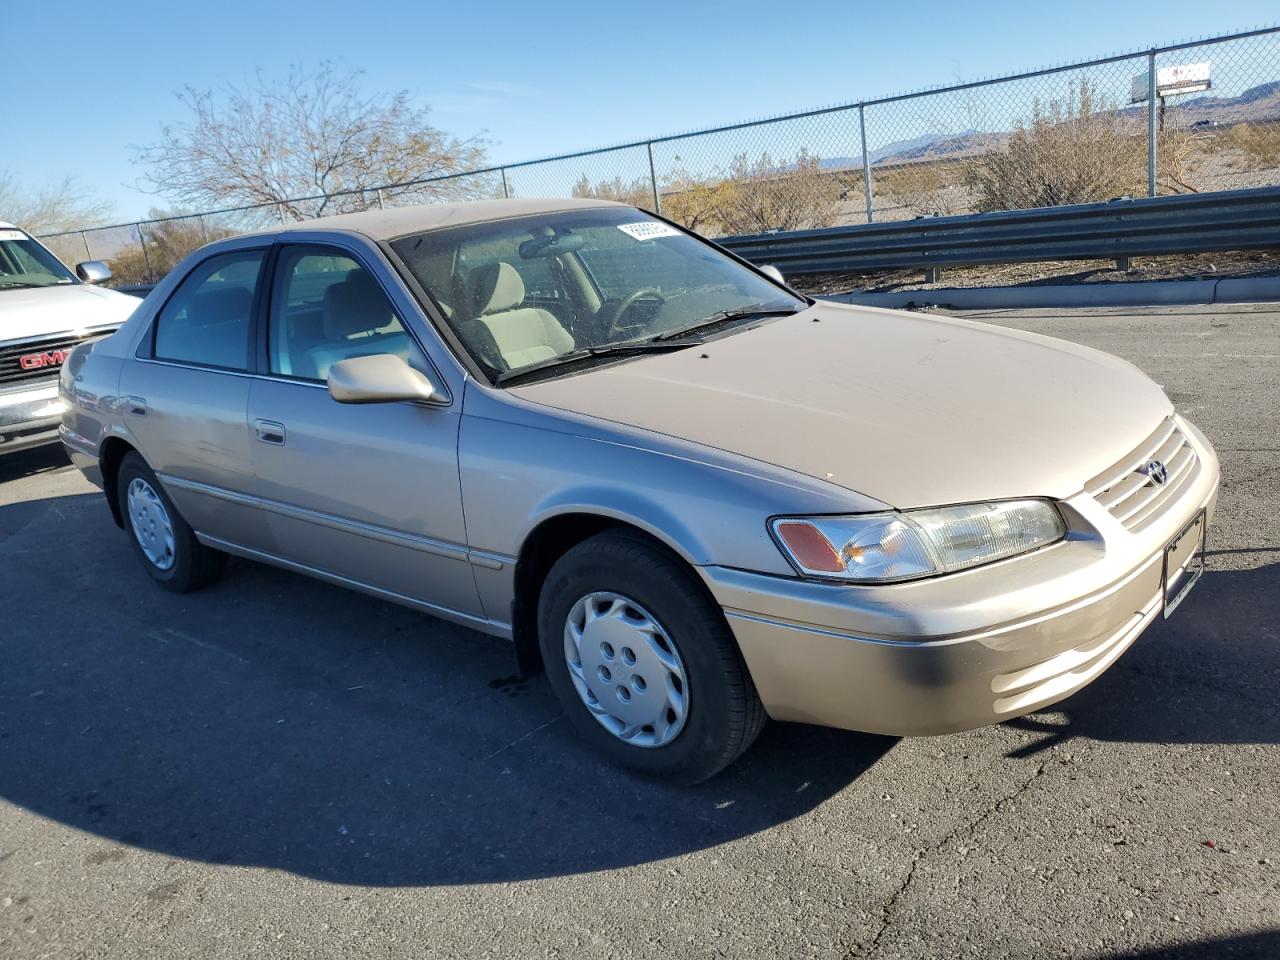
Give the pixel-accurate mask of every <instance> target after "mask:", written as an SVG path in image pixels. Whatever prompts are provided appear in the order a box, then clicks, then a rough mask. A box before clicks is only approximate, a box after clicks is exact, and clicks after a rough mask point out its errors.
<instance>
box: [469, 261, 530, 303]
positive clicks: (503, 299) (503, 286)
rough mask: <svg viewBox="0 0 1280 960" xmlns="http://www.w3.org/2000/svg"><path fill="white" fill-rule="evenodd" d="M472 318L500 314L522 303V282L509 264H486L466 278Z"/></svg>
mask: <svg viewBox="0 0 1280 960" xmlns="http://www.w3.org/2000/svg"><path fill="white" fill-rule="evenodd" d="M468 280H469V284H470V286H471V309H472V310H473V311H475V313H474V316H477V317H483V316H485V315H486V314H490V313H501V312H502V311H504V310H510V309H511V308H512V307H518V306H519V305H520V304H522V303H524V281H523V280H521V279H520V274H518V273H516V268H515V267H513V266H512V265H511V264H509V263H502V262H501V261H500V262H498V263H487V264H485V265H484V266H483V267H476V269H474V270H472V271H471V276H470V277H469V278H468Z"/></svg>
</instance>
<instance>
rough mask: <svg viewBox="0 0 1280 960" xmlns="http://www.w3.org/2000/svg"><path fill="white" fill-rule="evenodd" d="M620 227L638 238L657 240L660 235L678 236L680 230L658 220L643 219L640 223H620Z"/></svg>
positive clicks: (624, 231)
mask: <svg viewBox="0 0 1280 960" xmlns="http://www.w3.org/2000/svg"><path fill="white" fill-rule="evenodd" d="M618 229H619V230H621V231H622V232H623V233H625V234H626V235H627V236H629V237H632V238H634V239H636V240H656V239H658V237H678V236H680V231H679V230H677V229H676V228H675V227H670V226H667V224H665V223H658V222H657V221H656V220H642V221H640V222H639V223H620V224H618Z"/></svg>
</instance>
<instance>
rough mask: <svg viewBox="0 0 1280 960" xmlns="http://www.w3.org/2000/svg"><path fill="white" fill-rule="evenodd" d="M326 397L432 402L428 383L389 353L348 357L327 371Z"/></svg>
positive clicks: (432, 391) (433, 394)
mask: <svg viewBox="0 0 1280 960" xmlns="http://www.w3.org/2000/svg"><path fill="white" fill-rule="evenodd" d="M329 396H331V397H333V399H335V400H337V401H338V402H339V403H394V402H395V401H397V400H434V399H436V388H435V387H434V386H432V385H431V381H430V380H428V379H427V378H426V377H425V376H423V375H422V374H421V373H419V372H418V371H417V370H415V369H413V367H411V366H409V365H408V364H407V363H405V362H404V361H403V360H401V359H400V358H399V357H397V356H396V355H395V354H393V353H375V354H372V355H370V356H367V357H349V358H348V359H346V360H339V361H338V362H337V363H335V364H334V365H333V366H332V367H330V368H329Z"/></svg>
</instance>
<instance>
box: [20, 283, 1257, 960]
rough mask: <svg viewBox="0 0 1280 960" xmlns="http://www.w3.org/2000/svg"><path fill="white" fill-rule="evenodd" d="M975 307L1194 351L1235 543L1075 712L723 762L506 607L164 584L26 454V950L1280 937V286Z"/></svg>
mask: <svg viewBox="0 0 1280 960" xmlns="http://www.w3.org/2000/svg"><path fill="white" fill-rule="evenodd" d="M964 315H965V316H970V317H972V318H974V319H980V320H984V321H987V322H995V323H1001V324H1007V325H1010V326H1016V327H1020V328H1023V329H1028V330H1035V331H1039V332H1043V333H1047V334H1050V335H1053V336H1058V337H1063V338H1066V339H1070V340H1075V341H1078V342H1081V343H1086V344H1089V345H1091V346H1097V347H1100V348H1102V349H1105V350H1109V351H1111V352H1113V353H1117V354H1119V355H1121V356H1123V357H1126V358H1127V359H1129V360H1131V361H1132V362H1134V363H1135V364H1137V365H1138V366H1139V367H1141V368H1142V369H1143V370H1145V371H1146V372H1147V373H1148V374H1150V375H1151V376H1152V377H1154V378H1155V379H1156V380H1157V381H1158V382H1159V383H1161V384H1162V385H1164V386H1165V388H1166V390H1167V391H1168V393H1169V395H1170V397H1171V398H1172V399H1173V400H1174V402H1175V404H1176V405H1177V406H1178V408H1179V409H1180V410H1181V411H1182V412H1184V413H1185V414H1186V415H1188V416H1189V417H1190V418H1191V419H1192V420H1194V421H1195V422H1196V423H1198V424H1199V425H1200V426H1201V427H1202V428H1203V429H1204V430H1205V432H1206V433H1207V434H1208V436H1209V438H1210V439H1211V440H1212V441H1213V443H1214V444H1215V445H1216V446H1217V448H1218V452H1219V454H1220V456H1221V459H1222V464H1223V470H1224V479H1223V488H1222V494H1221V499H1220V502H1219V507H1218V516H1217V521H1216V524H1215V526H1214V528H1213V529H1212V531H1211V536H1210V542H1209V552H1210V568H1209V572H1208V573H1207V574H1206V575H1205V577H1204V578H1203V580H1202V581H1201V582H1200V584H1199V585H1198V586H1197V587H1196V588H1195V590H1194V592H1193V593H1192V594H1191V595H1190V597H1189V598H1188V599H1187V601H1186V602H1185V603H1184V604H1183V605H1182V606H1181V607H1180V608H1179V609H1178V611H1177V612H1176V613H1175V615H1174V616H1173V617H1172V618H1171V619H1169V620H1167V621H1162V622H1157V623H1156V624H1155V625H1154V626H1153V627H1152V628H1151V629H1150V630H1149V631H1148V632H1147V633H1146V634H1145V635H1144V636H1143V637H1142V638H1141V639H1140V640H1139V641H1138V643H1137V644H1136V645H1135V646H1134V647H1133V648H1132V649H1131V650H1130V651H1129V652H1127V653H1126V654H1125V655H1124V656H1123V657H1122V658H1121V659H1120V661H1119V662H1118V663H1117V664H1116V665H1115V666H1114V667H1113V668H1112V669H1111V670H1110V671H1109V672H1108V673H1106V674H1105V675H1104V676H1103V677H1102V678H1100V679H1099V680H1098V681H1097V682H1096V683H1094V684H1093V685H1092V686H1090V687H1088V688H1087V689H1086V690H1084V691H1082V692H1081V693H1079V694H1077V695H1075V696H1074V697H1072V698H1070V699H1069V700H1067V701H1065V702H1063V703H1062V704H1059V705H1057V706H1056V707H1054V708H1052V709H1050V710H1048V711H1045V712H1044V713H1041V714H1037V715H1035V716H1032V717H1029V718H1025V719H1022V720H1018V721H1014V722H1011V723H1007V724H1003V725H1001V726H998V727H991V728H987V729H982V730H976V731H972V732H969V733H965V734H958V735H954V736H949V737H941V738H929V739H912V740H895V739H892V738H887V737H875V736H867V735H860V734H855V733H845V732H840V731H832V730H823V729H818V728H813V727H804V726H794V725H782V724H771V725H770V726H769V727H768V728H767V729H766V731H765V733H764V734H763V736H762V738H761V740H760V741H759V742H758V743H757V745H756V747H755V748H754V749H753V750H752V751H751V753H750V754H748V755H747V757H746V758H744V760H743V761H741V762H739V763H738V764H737V765H736V766H734V767H733V768H731V770H729V771H728V772H727V773H725V774H724V775H722V776H720V777H718V778H716V779H714V780H712V781H711V782H709V783H707V784H704V785H702V786H700V787H697V788H692V789H689V788H673V787H664V786H660V785H656V784H654V783H651V782H648V781H645V780H642V779H639V778H637V777H634V776H632V775H630V774H626V773H622V772H619V771H617V770H614V769H611V768H609V767H606V766H602V765H601V764H600V763H599V762H598V761H597V759H596V757H595V756H594V755H593V754H591V753H590V752H589V751H588V750H587V749H585V748H584V746H583V745H582V744H581V743H580V742H579V741H578V740H577V739H576V738H575V736H574V734H573V732H572V730H571V729H570V728H569V725H568V724H567V723H566V722H565V721H564V720H563V718H562V717H561V716H560V711H559V709H558V707H557V706H556V704H555V702H554V700H553V698H552V696H551V693H550V691H549V689H548V688H547V686H546V684H545V682H544V681H543V680H541V679H534V680H531V681H521V680H519V679H518V678H516V677H515V676H514V673H515V668H514V663H513V658H512V654H511V649H510V647H509V646H508V645H506V644H504V643H503V642H501V641H497V640H494V639H491V638H488V637H485V636H482V635H480V634H477V633H473V632H471V631H469V630H466V629H463V628H460V627H455V626H451V625H447V624H444V623H441V622H439V621H436V620H433V619H431V618H429V617H426V616H423V615H421V614H418V613H415V612H413V611H410V610H406V609H402V608H398V607H394V606H391V605H388V604H385V603H382V602H379V601H377V600H373V599H370V598H368V597H364V596H361V595H358V594H354V593H350V592H346V591H343V590H340V589H337V588H334V587H330V586H326V585H323V584H320V583H317V582H314V581H310V580H307V579H305V578H302V577H299V576H295V575H292V574H288V573H284V572H281V571H278V570H274V569H271V568H268V567H264V566H259V565H256V564H252V563H248V562H235V563H233V564H232V566H231V569H230V571H229V574H228V576H227V577H226V578H225V579H224V580H223V581H222V582H221V583H219V584H218V585H217V586H215V587H214V588H212V589H210V590H207V591H204V592H201V593H196V594H190V595H187V596H172V595H169V594H166V593H163V592H162V591H160V590H158V589H156V588H155V587H153V586H152V585H151V583H150V582H149V581H148V579H147V577H146V575H145V574H144V573H143V571H142V570H141V569H140V568H139V567H138V565H137V561H136V560H135V558H134V557H133V556H132V554H131V552H130V549H129V545H128V543H127V542H126V540H125V538H124V534H122V533H121V532H120V531H119V530H118V529H117V528H116V527H115V526H114V525H113V524H112V522H111V519H110V517H109V515H108V512H107V508H106V505H105V503H104V502H103V500H102V498H101V495H100V494H99V493H98V492H97V491H96V490H95V489H94V488H92V487H90V486H89V484H87V483H86V482H85V481H84V480H83V479H81V478H80V476H79V475H78V474H77V473H75V472H74V471H72V470H71V469H70V468H69V467H68V466H67V465H66V461H65V459H64V458H63V456H62V454H61V452H60V451H59V450H57V449H46V450H42V451H35V452H29V453H25V454H17V455H13V456H10V457H7V458H0V611H3V612H2V613H0V957H3V958H6V960H9V958H13V960H18V958H23V960H25V958H35V957H57V958H64V957H65V958H70V957H77V958H78V957H112V958H135V957H138V958H141V957H183V958H192V957H211V958H215V957H216V958H224V957H225V958H235V960H242V958H244V957H249V956H252V957H255V958H258V957H267V958H275V957H297V956H306V957H307V958H309V960H318V958H330V957H333V958H339V957H340V958H364V957H396V958H400V957H406V958H407V957H489V956H494V957H521V958H527V957H571V958H595V957H660V956H679V957H758V956H759V957H764V956H777V957H847V956H852V957H881V958H898V957H913V958H914V957H919V958H926V957H927V958H940V957H969V956H973V957H982V958H999V957H1019V958H1032V957H1037V958H1039V957H1073V958H1074V957H1080V958H1104V957H1107V958H1109V957H1121V956H1124V957H1130V956H1138V957H1143V958H1147V960H1152V958H1156V957H1175V956H1177V957H1185V958H1195V960H1200V958H1204V960H1207V958H1218V957H1280V804H1278V800H1280V644H1278V642H1277V641H1278V639H1280V628H1278V627H1277V623H1278V622H1280V310H1278V309H1276V308H1275V307H1274V306H1266V305H1254V306H1230V307H1228V306H1218V307H1209V308H1188V307H1180V308H1164V309H1155V310H1135V309H1132V308H1131V309H1111V310H1089V311H1049V310H1038V311H987V312H982V313H973V312H971V313H968V314H964ZM1045 388H1046V389H1052V388H1053V385H1052V384H1046V385H1045ZM988 426H989V427H990V428H991V429H1000V428H1001V426H1002V425H1000V424H990V425H988ZM1009 426H1010V428H1011V429H1012V428H1014V424H1013V423H1012V422H1011V423H1010V425H1009ZM1079 429H1081V430H1088V429H1089V424H1087V423H1082V424H1080V425H1079Z"/></svg>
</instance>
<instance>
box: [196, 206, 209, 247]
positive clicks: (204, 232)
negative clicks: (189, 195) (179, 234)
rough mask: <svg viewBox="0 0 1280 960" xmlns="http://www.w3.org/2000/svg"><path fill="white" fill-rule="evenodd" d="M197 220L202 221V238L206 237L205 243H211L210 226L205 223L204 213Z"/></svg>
mask: <svg viewBox="0 0 1280 960" xmlns="http://www.w3.org/2000/svg"><path fill="white" fill-rule="evenodd" d="M196 219H197V220H199V221H200V236H202V237H204V242H205V243H208V242H209V225H208V224H207V223H205V222H204V214H203V213H202V214H200V216H199V217H197V218H196Z"/></svg>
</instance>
